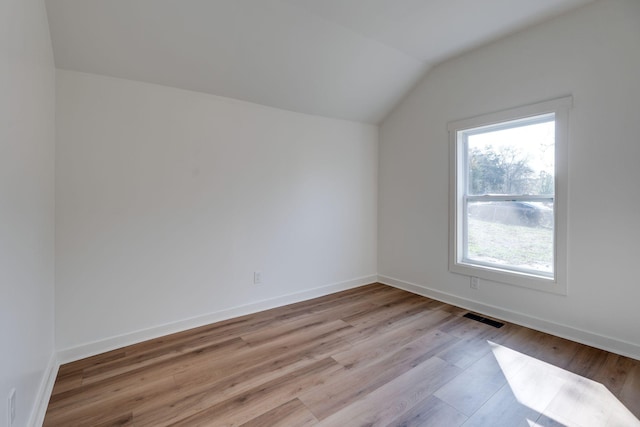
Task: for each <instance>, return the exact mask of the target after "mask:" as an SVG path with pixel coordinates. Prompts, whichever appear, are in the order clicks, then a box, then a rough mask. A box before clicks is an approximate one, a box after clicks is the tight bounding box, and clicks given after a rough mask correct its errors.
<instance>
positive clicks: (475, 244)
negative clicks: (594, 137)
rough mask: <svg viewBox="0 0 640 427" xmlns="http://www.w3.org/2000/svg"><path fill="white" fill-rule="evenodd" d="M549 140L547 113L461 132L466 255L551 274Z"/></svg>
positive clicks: (551, 123)
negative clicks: (525, 120) (531, 119)
mask: <svg viewBox="0 0 640 427" xmlns="http://www.w3.org/2000/svg"><path fill="white" fill-rule="evenodd" d="M554 139H555V123H554V121H553V117H550V118H549V119H545V120H542V121H537V122H533V123H524V124H519V123H518V124H516V125H514V126H501V127H499V128H498V129H495V130H492V129H491V128H490V129H488V130H486V131H483V130H482V129H481V130H477V129H475V130H473V129H472V130H471V131H469V133H468V134H467V135H466V140H467V144H466V148H467V152H466V158H467V203H466V216H467V239H466V258H467V259H470V260H474V261H480V262H482V263H487V264H492V265H497V266H508V267H515V268H517V269H521V270H531V271H538V272H543V273H548V274H551V273H553V256H554V252H553V219H554V215H553V207H554V206H553V197H554V188H555V184H554V160H555V145H554ZM503 196H513V199H509V200H505V198H504V197H503Z"/></svg>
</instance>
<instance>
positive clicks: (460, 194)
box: [447, 96, 573, 295]
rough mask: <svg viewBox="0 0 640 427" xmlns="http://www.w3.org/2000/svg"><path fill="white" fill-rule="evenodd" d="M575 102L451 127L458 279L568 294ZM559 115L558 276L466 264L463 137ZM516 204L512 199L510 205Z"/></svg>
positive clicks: (452, 258)
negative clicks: (481, 129) (571, 122)
mask: <svg viewBox="0 0 640 427" xmlns="http://www.w3.org/2000/svg"><path fill="white" fill-rule="evenodd" d="M572 105H573V98H572V97H571V96H566V97H562V98H557V99H553V100H550V101H545V102H539V103H536V104H530V105H525V106H522V107H517V108H511V109H508V110H503V111H499V112H495V113H490V114H483V115H480V116H476V117H472V118H468V119H463V120H457V121H455V122H451V123H449V124H448V126H447V127H448V130H449V147H450V168H449V169H450V179H449V210H450V212H449V235H450V236H449V270H450V271H451V272H452V273H458V274H463V275H466V276H470V277H478V278H481V279H485V280H489V281H492V282H499V283H506V284H511V285H515V286H520V287H525V288H530V289H536V290H540V291H544V292H551V293H555V294H560V295H566V294H567V200H568V194H567V191H568V182H567V181H568V158H567V153H568V139H569V135H568V133H569V109H570V108H571V106H572ZM551 113H553V114H554V115H555V196H554V198H553V201H554V257H553V258H554V268H553V275H545V274H537V273H536V272H527V271H524V270H515V269H509V268H507V267H505V268H500V267H497V266H494V265H482V263H476V262H473V261H469V260H464V242H463V239H464V227H465V215H464V196H465V185H466V179H465V174H466V173H467V171H466V168H467V164H466V163H467V162H466V158H465V156H466V148H465V147H464V141H463V138H458V136H459V135H460V134H461V132H463V131H465V130H469V129H474V128H478V127H482V126H491V125H497V124H500V123H504V122H510V121H515V120H520V119H526V118H529V117H534V116H540V115H544V114H551ZM506 199H508V200H512V199H513V198H512V197H506V198H505V200H506Z"/></svg>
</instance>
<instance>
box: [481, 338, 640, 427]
mask: <svg viewBox="0 0 640 427" xmlns="http://www.w3.org/2000/svg"><path fill="white" fill-rule="evenodd" d="M489 345H490V346H491V349H492V352H493V355H494V357H495V358H496V361H497V362H498V364H499V365H500V369H501V370H502V373H503V374H504V376H505V378H506V380H507V382H508V384H509V387H510V388H511V392H512V393H513V395H514V396H515V398H516V399H517V400H518V402H519V403H520V404H522V405H524V406H527V407H528V408H531V409H533V410H534V411H536V412H539V413H540V414H542V416H541V417H540V419H538V420H531V419H528V420H527V421H528V423H529V426H530V427H543V426H560V425H564V426H625V427H633V426H638V427H640V421H639V420H638V419H637V418H636V417H635V416H634V415H633V414H632V413H631V412H630V411H629V410H628V409H627V408H626V407H625V406H624V405H623V404H622V402H620V401H619V400H618V399H617V398H616V397H615V396H614V395H613V394H612V393H611V392H610V391H609V390H608V389H607V388H606V387H605V386H604V385H602V384H600V383H598V382H596V381H592V380H590V379H588V378H584V377H582V376H580V375H576V374H574V373H572V372H569V371H567V370H565V369H562V368H558V367H557V366H554V365H551V364H549V363H546V362H543V361H541V360H538V359H536V358H534V357H531V356H527V355H526V354H522V353H520V352H517V351H515V350H512V349H510V348H508V347H505V346H502V345H499V344H496V343H493V342H491V341H489Z"/></svg>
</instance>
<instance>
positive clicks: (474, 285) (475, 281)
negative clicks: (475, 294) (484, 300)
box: [471, 277, 480, 290]
mask: <svg viewBox="0 0 640 427" xmlns="http://www.w3.org/2000/svg"><path fill="white" fill-rule="evenodd" d="M471 289H475V290H478V289H480V279H479V278H477V277H472V278H471Z"/></svg>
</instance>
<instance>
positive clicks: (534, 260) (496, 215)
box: [466, 201, 554, 274]
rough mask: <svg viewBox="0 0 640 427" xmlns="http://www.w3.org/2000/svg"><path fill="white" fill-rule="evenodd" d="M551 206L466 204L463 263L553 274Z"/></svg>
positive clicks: (540, 204) (543, 204)
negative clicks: (464, 257) (465, 238)
mask: <svg viewBox="0 0 640 427" xmlns="http://www.w3.org/2000/svg"><path fill="white" fill-rule="evenodd" d="M553 218H554V216H553V204H552V203H543V202H502V201H500V202H469V203H468V209H467V247H466V258H467V261H472V262H473V261H475V262H479V263H481V264H489V265H494V266H497V267H507V268H514V269H517V270H525V271H526V270H529V271H537V272H542V273H548V274H553V226H554V224H553Z"/></svg>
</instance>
